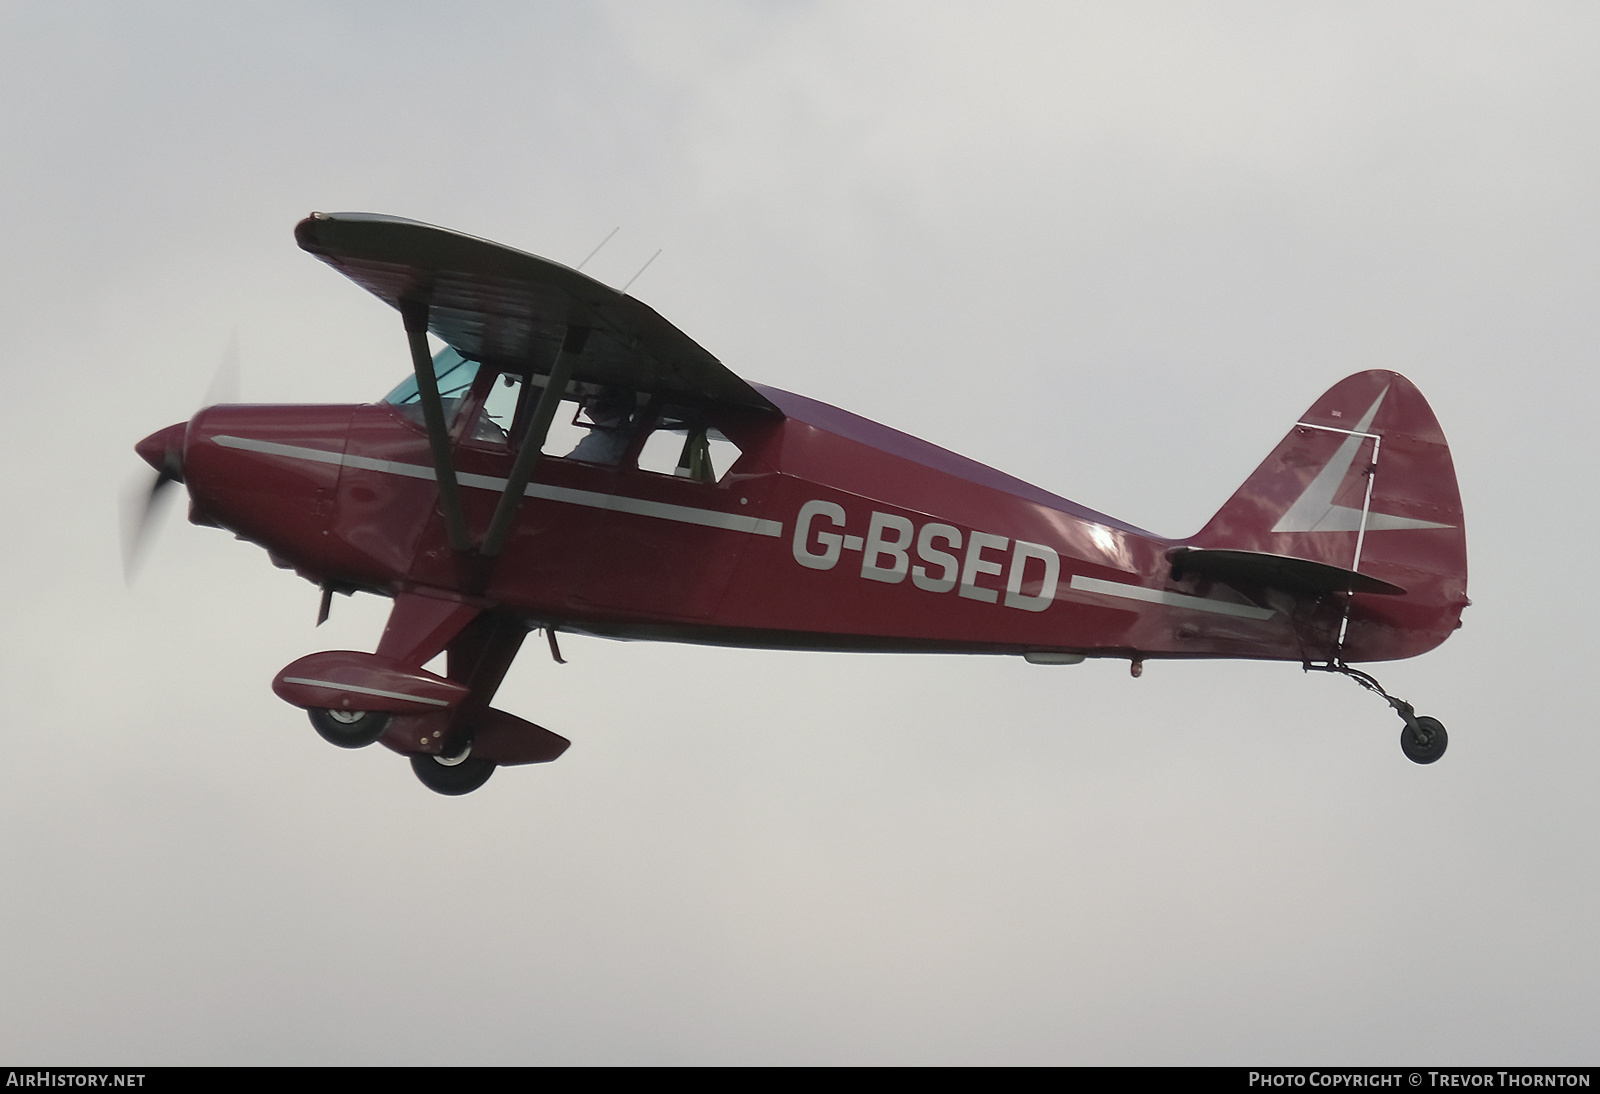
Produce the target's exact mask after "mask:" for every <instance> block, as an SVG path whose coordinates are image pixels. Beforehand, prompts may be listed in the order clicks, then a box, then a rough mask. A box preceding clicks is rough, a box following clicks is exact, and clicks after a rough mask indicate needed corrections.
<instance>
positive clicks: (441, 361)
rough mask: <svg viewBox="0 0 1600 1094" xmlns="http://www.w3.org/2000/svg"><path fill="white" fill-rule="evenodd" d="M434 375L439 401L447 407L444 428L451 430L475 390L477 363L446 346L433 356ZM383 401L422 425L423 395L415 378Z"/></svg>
mask: <svg viewBox="0 0 1600 1094" xmlns="http://www.w3.org/2000/svg"><path fill="white" fill-rule="evenodd" d="M433 375H434V377H435V378H436V379H437V380H438V381H439V400H440V402H442V403H443V404H444V421H445V428H446V429H448V428H450V426H452V425H454V424H455V420H456V415H457V414H458V413H460V411H461V404H462V403H464V402H466V398H467V394H468V392H470V391H471V390H472V381H473V380H474V379H476V378H477V375H478V362H476V361H469V360H467V359H466V358H465V357H463V356H461V354H459V353H457V352H456V349H455V347H454V346H446V347H445V348H444V349H442V350H440V351H439V352H438V353H436V354H434V356H433ZM383 401H384V402H386V403H389V404H390V405H392V406H394V407H395V408H396V409H398V410H399V411H400V413H402V414H404V415H405V416H406V417H408V418H410V419H412V420H413V421H417V422H421V421H422V395H421V393H420V392H418V391H417V378H416V376H414V375H413V376H407V377H406V378H405V379H404V380H403V381H401V383H400V385H399V386H398V387H396V388H395V389H394V390H393V391H391V392H389V394H388V395H386V396H385V397H384V400H383Z"/></svg>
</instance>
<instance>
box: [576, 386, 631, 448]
mask: <svg viewBox="0 0 1600 1094" xmlns="http://www.w3.org/2000/svg"><path fill="white" fill-rule="evenodd" d="M637 409H638V399H636V398H635V397H634V394H633V392H631V391H628V390H626V389H624V388H618V387H608V388H605V389H604V390H602V391H601V392H599V393H598V394H596V395H589V396H586V397H585V398H584V400H583V402H582V404H581V410H580V414H581V416H582V417H583V418H586V419H587V421H586V422H584V423H583V424H585V425H587V426H588V427H589V433H588V436H586V437H584V438H583V440H581V441H579V442H578V444H577V447H576V448H574V449H573V450H572V451H571V452H569V453H567V458H568V459H571V460H582V461H583V462H585V463H600V464H608V465H609V464H617V463H621V462H622V457H623V455H624V454H625V453H626V452H627V451H628V442H629V441H631V440H632V439H633V427H634V425H635V424H636V423H635V422H634V420H633V419H634V411H635V410H637Z"/></svg>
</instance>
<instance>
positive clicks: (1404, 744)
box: [1400, 716, 1450, 764]
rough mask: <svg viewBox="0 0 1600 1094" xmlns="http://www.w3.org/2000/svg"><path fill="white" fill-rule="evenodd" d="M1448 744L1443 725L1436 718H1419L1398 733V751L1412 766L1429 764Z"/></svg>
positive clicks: (1448, 740)
mask: <svg viewBox="0 0 1600 1094" xmlns="http://www.w3.org/2000/svg"><path fill="white" fill-rule="evenodd" d="M1449 744H1450V737H1449V735H1448V734H1446V733H1445V731H1444V723H1443V722H1441V721H1439V719H1437V718H1429V717H1426V716H1424V717H1421V718H1418V719H1417V720H1416V722H1415V724H1414V725H1407V726H1406V727H1405V728H1404V729H1402V730H1401V731H1400V751H1401V752H1404V753H1405V754H1406V759H1408V760H1410V761H1411V762H1412V763H1414V764H1431V763H1433V761H1435V760H1437V759H1438V758H1439V757H1440V756H1443V755H1444V750H1445V748H1447V747H1448V746H1449Z"/></svg>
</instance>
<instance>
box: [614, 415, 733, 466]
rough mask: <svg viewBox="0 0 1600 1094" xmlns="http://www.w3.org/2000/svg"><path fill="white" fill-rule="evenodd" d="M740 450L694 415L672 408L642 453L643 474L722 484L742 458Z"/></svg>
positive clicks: (661, 419)
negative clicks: (652, 473) (730, 470)
mask: <svg viewBox="0 0 1600 1094" xmlns="http://www.w3.org/2000/svg"><path fill="white" fill-rule="evenodd" d="M739 455H740V453H739V446H738V445H736V444H734V443H733V442H732V441H730V440H729V439H728V438H727V437H726V436H724V435H723V433H722V431H721V430H720V429H717V428H715V427H711V426H707V425H706V423H705V422H704V421H703V420H702V419H700V418H699V416H698V415H695V414H693V413H689V412H684V411H680V410H677V409H676V408H674V407H668V408H667V409H666V410H664V411H663V412H662V414H661V417H660V418H659V419H658V420H657V421H656V425H655V429H654V430H652V431H651V433H650V436H649V437H647V438H646V439H645V442H644V447H643V448H642V449H640V451H639V461H638V467H639V470H641V471H654V472H655V473H656V474H658V475H675V476H677V477H678V478H684V479H693V480H695V481H696V482H718V481H720V480H721V478H722V476H724V475H726V474H727V473H728V469H729V468H731V467H732V466H733V464H734V461H735V460H737V459H738V458H739Z"/></svg>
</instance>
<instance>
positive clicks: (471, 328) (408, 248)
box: [294, 213, 781, 414]
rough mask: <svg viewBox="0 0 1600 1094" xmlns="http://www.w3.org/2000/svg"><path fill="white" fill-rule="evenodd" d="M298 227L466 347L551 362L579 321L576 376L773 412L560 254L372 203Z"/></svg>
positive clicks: (302, 238) (384, 294) (492, 357)
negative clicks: (540, 254)
mask: <svg viewBox="0 0 1600 1094" xmlns="http://www.w3.org/2000/svg"><path fill="white" fill-rule="evenodd" d="M294 235H295V240H296V241H297V242H298V243H299V244H300V246H301V248H303V249H304V250H306V251H309V252H310V253H311V254H314V255H316V256H317V257H318V258H320V259H322V260H323V261H324V262H326V263H328V265H330V266H332V267H333V268H334V269H336V270H338V271H339V272H340V273H342V274H344V275H345V276H346V277H348V278H350V279H351V280H352V281H354V282H356V283H357V284H358V285H360V286H362V287H363V288H365V289H367V290H368V291H369V292H371V293H373V294H374V295H376V296H378V297H379V298H380V299H382V300H383V301H384V302H385V303H388V304H389V305H391V306H393V307H395V308H398V307H399V306H400V303H401V301H402V300H405V301H408V302H411V301H416V302H425V303H427V304H428V306H429V311H428V328H429V329H430V330H431V331H433V333H434V334H436V335H438V336H439V337H440V338H442V339H444V340H445V341H446V342H447V343H449V344H450V345H452V346H454V347H455V348H456V349H457V350H459V351H460V352H461V354H462V356H465V357H470V358H472V359H474V360H478V361H483V362H485V363H486V364H494V365H514V366H518V367H531V369H532V370H533V371H534V372H549V371H550V367H551V363H552V362H553V361H554V359H555V356H556V351H557V349H558V348H559V347H560V346H561V345H562V341H563V338H564V337H565V335H566V332H567V330H568V328H569V327H578V328H586V329H587V330H588V331H589V334H588V337H587V338H586V339H585V340H583V341H582V343H581V344H582V347H583V348H582V352H581V353H580V354H579V355H578V358H577V360H576V361H575V362H574V369H573V379H575V380H580V381H584V382H589V383H604V384H616V385H621V386H623V387H630V388H633V389H634V390H636V391H643V392H650V393H653V394H661V395H665V396H668V397H670V398H673V399H675V400H678V401H682V402H688V403H705V402H709V403H713V404H720V405H733V406H740V407H747V408H750V409H755V410H763V411H767V412H769V413H772V414H781V412H780V411H779V410H778V408H777V407H775V406H773V405H772V403H770V402H769V401H767V399H766V397H765V396H763V395H761V394H760V393H759V392H757V391H756V390H755V389H754V388H752V387H751V386H750V385H749V384H747V383H745V382H744V381H743V380H741V379H739V377H737V376H735V375H734V374H733V373H732V372H730V371H728V369H727V368H726V367H724V366H723V364H722V362H720V361H718V360H717V359H716V358H715V357H713V356H711V354H709V353H707V352H706V351H705V350H704V349H703V348H701V346H700V345H699V344H698V343H697V342H695V341H694V339H692V338H690V337H689V336H688V335H686V334H684V333H683V332H682V331H680V330H679V329H678V328H677V327H675V326H673V325H672V324H671V323H669V322H667V321H666V320H665V319H663V318H661V316H660V315H658V314H657V313H656V311H655V309H653V308H651V307H650V306H649V305H647V304H642V303H640V302H639V301H637V300H635V299H634V298H633V297H631V296H627V295H625V294H623V293H620V292H617V291H616V290H615V289H613V288H610V287H609V286H606V285H602V284H601V283H600V282H598V281H596V280H594V278H592V277H586V276H584V275H583V274H581V273H579V272H578V271H577V270H573V269H569V268H568V267H566V266H563V265H561V264H560V263H558V262H551V261H549V260H547V259H543V258H537V257H535V256H534V255H530V254H525V253H523V252H522V251H516V250H513V249H511V248H510V247H502V246H500V245H499V244H498V243H490V242H489V241H488V240H484V239H477V238H475V237H473V236H469V235H462V234H461V233H460V232H452V231H449V230H447V229H444V228H435V227H433V226H432V225H429V224H419V223H418V222H416V221H414V220H402V219H401V218H399V217H389V216H381V215H378V214H375V213H312V214H311V215H310V216H309V217H307V218H306V219H305V220H302V221H301V222H300V223H299V225H297V226H296V227H295V232H294Z"/></svg>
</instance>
